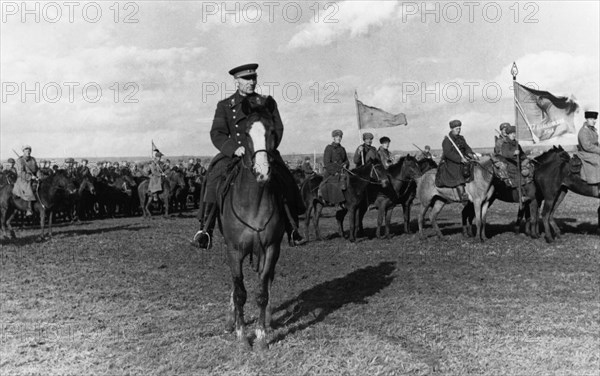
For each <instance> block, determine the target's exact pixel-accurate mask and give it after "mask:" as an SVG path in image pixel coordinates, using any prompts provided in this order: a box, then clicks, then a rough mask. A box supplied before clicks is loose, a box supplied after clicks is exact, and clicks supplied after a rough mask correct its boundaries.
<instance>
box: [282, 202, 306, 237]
mask: <svg viewBox="0 0 600 376" xmlns="http://www.w3.org/2000/svg"><path fill="white" fill-rule="evenodd" d="M283 205H284V207H285V213H286V221H285V222H286V225H285V230H286V232H287V233H288V239H290V246H292V247H295V246H298V245H302V244H305V243H306V240H305V239H304V238H303V237H302V235H300V232H299V231H298V229H299V228H300V226H299V221H298V213H297V212H296V210H294V212H292V210H291V208H290V205H289V204H288V202H287V201H284V202H283ZM294 209H297V208H294Z"/></svg>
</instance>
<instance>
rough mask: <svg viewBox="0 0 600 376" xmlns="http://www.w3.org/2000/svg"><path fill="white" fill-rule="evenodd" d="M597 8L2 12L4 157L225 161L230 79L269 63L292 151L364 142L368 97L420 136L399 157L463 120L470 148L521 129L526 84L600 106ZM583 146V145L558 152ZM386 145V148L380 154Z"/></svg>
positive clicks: (231, 6) (292, 5)
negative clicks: (504, 126)
mask: <svg viewBox="0 0 600 376" xmlns="http://www.w3.org/2000/svg"><path fill="white" fill-rule="evenodd" d="M599 4H600V2H598V1H579V2H578V1H548V2H519V3H517V2H514V1H497V2H477V1H473V2H428V3H425V2H421V1H418V2H411V1H404V2H395V1H382V2H376V1H368V2H367V1H343V2H315V1H305V2H293V1H292V2H278V1H267V2H234V1H230V2H222V1H215V2H213V1H207V2H200V1H170V2H167V1H130V2H114V1H97V2H78V1H74V2H61V1H59V2H50V3H48V2H38V1H29V2H25V3H23V2H21V1H1V6H2V20H1V23H0V63H1V67H0V81H1V83H2V100H1V102H0V106H1V108H0V139H1V140H0V158H1V159H2V161H5V160H6V158H9V157H14V152H13V150H12V149H14V150H15V151H17V152H19V153H20V152H21V147H22V145H24V144H29V145H31V146H32V147H33V153H32V155H34V156H40V157H50V158H63V157H75V158H81V157H109V156H113V157H117V156H118V157H129V156H145V155H147V156H148V157H149V156H150V152H151V140H154V143H155V144H156V145H157V147H158V148H159V149H160V150H161V151H162V152H163V153H164V154H166V155H167V156H168V155H213V154H216V153H217V150H216V149H215V147H214V146H213V145H212V143H211V141H210V136H209V131H210V128H211V124H212V119H213V115H214V111H215V108H216V104H217V102H218V101H219V100H221V99H224V98H226V97H227V96H229V95H231V94H232V93H233V92H234V90H235V83H234V80H233V79H232V77H231V76H230V75H229V74H228V73H227V72H228V71H229V69H231V68H233V67H235V66H238V65H241V64H245V63H253V62H255V63H258V64H259V68H258V85H259V87H258V89H257V90H258V91H259V92H261V93H262V94H268V95H272V96H273V97H274V98H275V100H276V101H277V102H278V104H279V110H280V113H281V117H282V120H283V122H284V126H285V131H284V135H283V140H282V143H281V145H280V147H279V149H280V151H281V152H282V153H284V154H291V153H313V152H314V151H316V152H317V153H322V152H323V149H324V148H325V146H326V145H327V144H328V143H330V142H331V131H332V130H334V129H341V130H343V131H344V139H343V141H342V144H343V145H345V146H346V149H347V150H348V151H349V152H352V151H354V149H355V148H356V147H357V146H358V144H359V137H360V136H359V131H358V125H357V118H356V105H355V100H354V93H355V91H356V92H357V93H358V98H359V99H360V100H361V101H362V102H363V103H365V104H367V105H370V106H375V107H378V108H381V109H383V110H385V111H387V112H390V113H394V114H396V113H399V112H402V113H404V114H406V117H407V120H408V125H407V126H400V127H394V128H382V129H374V130H369V131H371V132H372V133H374V134H375V137H376V139H378V138H379V137H381V136H388V137H390V138H391V139H392V144H391V149H392V150H414V149H415V147H414V146H413V144H416V145H418V146H419V147H423V146H424V145H426V144H428V145H430V146H431V147H432V148H433V149H437V148H440V146H441V142H442V139H443V137H444V135H445V134H447V133H448V131H449V126H448V122H449V121H450V120H452V119H460V120H461V121H462V123H463V127H462V134H463V135H464V136H465V138H466V139H467V141H468V143H469V144H470V145H471V146H472V147H492V146H493V142H494V135H495V134H496V131H495V130H496V129H498V126H499V124H500V123H502V122H505V121H507V122H511V123H514V107H513V91H512V76H511V75H510V68H511V66H512V63H513V61H515V62H516V63H517V66H518V69H519V74H518V76H517V81H519V82H520V83H522V84H528V85H529V86H532V87H535V88H538V89H541V90H547V91H550V92H551V93H553V94H555V95H566V96H571V95H572V96H574V97H575V98H576V101H577V102H578V103H579V105H580V108H581V109H580V111H579V112H578V113H577V114H576V115H575V123H576V125H577V128H579V127H580V126H581V124H582V122H583V111H585V110H588V109H595V110H597V109H598V107H599V104H600V98H599V96H600V94H599V87H600V80H599V71H600V57H599V47H598V46H599V45H600V41H599V35H600V31H599V24H600V22H599V17H600V7H599ZM574 143H576V135H575V134H569V135H565V136H562V137H560V138H555V139H551V140H549V141H546V142H545V144H547V145H552V144H563V145H569V144H574ZM375 144H376V145H378V143H377V142H375Z"/></svg>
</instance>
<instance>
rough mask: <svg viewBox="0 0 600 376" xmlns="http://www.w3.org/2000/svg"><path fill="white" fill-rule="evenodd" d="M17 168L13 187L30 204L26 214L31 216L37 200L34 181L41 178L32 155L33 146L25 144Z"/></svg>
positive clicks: (17, 194) (14, 192)
mask: <svg viewBox="0 0 600 376" xmlns="http://www.w3.org/2000/svg"><path fill="white" fill-rule="evenodd" d="M15 168H16V171H17V181H16V182H15V186H14V187H13V194H14V195H15V196H17V197H20V198H21V199H23V200H24V201H27V204H28V206H27V213H26V214H25V215H26V216H28V217H29V216H31V215H33V202H34V201H36V198H35V194H34V193H33V191H34V189H33V187H32V183H33V182H35V181H36V180H38V178H39V174H38V173H39V172H38V165H37V162H36V160H35V158H33V157H32V156H31V146H29V145H25V146H23V155H22V156H20V157H19V158H18V159H17V161H16V165H15Z"/></svg>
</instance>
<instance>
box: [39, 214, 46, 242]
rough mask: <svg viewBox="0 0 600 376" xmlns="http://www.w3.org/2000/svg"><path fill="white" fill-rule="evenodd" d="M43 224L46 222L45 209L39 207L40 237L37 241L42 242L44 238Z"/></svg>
mask: <svg viewBox="0 0 600 376" xmlns="http://www.w3.org/2000/svg"><path fill="white" fill-rule="evenodd" d="M45 222H46V209H45V208H44V207H43V206H41V205H40V229H41V233H40V236H39V240H40V241H41V240H44V236H45V234H44V232H45V231H44V230H45V229H44V224H45Z"/></svg>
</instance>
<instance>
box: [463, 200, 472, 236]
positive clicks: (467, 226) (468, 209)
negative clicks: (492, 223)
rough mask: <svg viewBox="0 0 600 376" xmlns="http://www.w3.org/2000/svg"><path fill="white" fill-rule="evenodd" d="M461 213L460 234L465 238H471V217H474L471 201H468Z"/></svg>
mask: <svg viewBox="0 0 600 376" xmlns="http://www.w3.org/2000/svg"><path fill="white" fill-rule="evenodd" d="M461 215H462V234H463V236H464V237H465V238H471V237H473V236H474V234H473V218H474V217H475V209H474V207H473V203H472V202H469V203H468V204H467V205H465V207H464V208H463V210H462V211H461Z"/></svg>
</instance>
